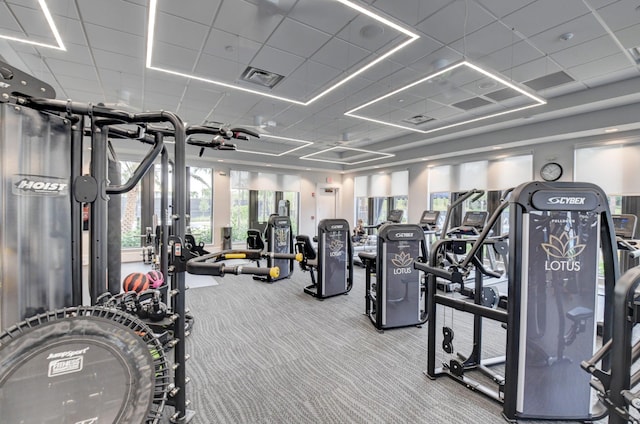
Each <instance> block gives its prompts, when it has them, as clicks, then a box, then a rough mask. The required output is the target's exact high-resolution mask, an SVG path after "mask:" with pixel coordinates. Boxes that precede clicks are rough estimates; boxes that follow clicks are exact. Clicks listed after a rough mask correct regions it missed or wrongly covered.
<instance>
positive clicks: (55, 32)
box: [0, 0, 67, 51]
mask: <svg viewBox="0 0 640 424" xmlns="http://www.w3.org/2000/svg"><path fill="white" fill-rule="evenodd" d="M38 4H39V5H40V8H41V9H42V13H44V17H45V19H46V20H47V23H48V24H49V28H51V32H52V33H53V37H54V38H55V39H56V43H58V45H57V46H56V45H53V44H46V43H40V42H38V41H32V40H27V39H24V38H18V37H11V36H8V35H0V38H3V39H5V40H10V41H17V42H19V43H25V44H31V45H32V46H38V47H46V48H48V49H56V50H62V51H67V48H66V47H65V46H64V43H63V42H62V37H60V33H59V32H58V28H57V27H56V23H55V22H54V21H53V17H52V16H51V12H50V11H49V8H48V7H47V3H45V1H44V0H38Z"/></svg>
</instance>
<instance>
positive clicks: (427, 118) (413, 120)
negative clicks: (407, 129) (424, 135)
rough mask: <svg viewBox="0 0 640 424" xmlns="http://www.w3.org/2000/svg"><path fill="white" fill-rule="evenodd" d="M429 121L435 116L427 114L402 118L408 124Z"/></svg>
mask: <svg viewBox="0 0 640 424" xmlns="http://www.w3.org/2000/svg"><path fill="white" fill-rule="evenodd" d="M429 121H433V118H432V117H430V116H426V115H415V116H412V117H410V118H406V119H403V120H402V122H406V123H407V124H413V125H420V124H424V123H425V122H429Z"/></svg>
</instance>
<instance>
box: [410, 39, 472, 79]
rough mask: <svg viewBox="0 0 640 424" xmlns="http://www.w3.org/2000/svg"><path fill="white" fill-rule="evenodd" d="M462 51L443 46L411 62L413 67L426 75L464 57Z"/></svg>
mask: <svg viewBox="0 0 640 424" xmlns="http://www.w3.org/2000/svg"><path fill="white" fill-rule="evenodd" d="M463 57H464V56H463V55H462V53H460V52H458V51H456V50H454V49H452V48H450V47H447V46H445V47H443V48H441V49H438V50H436V51H435V52H433V53H431V54H429V55H427V56H425V57H423V58H421V59H419V60H417V61H416V62H414V63H412V64H411V66H410V67H411V69H414V70H416V71H418V72H420V73H422V74H424V75H427V74H429V73H432V72H435V71H437V70H438V69H441V68H443V67H445V66H447V65H450V64H452V63H454V62H457V61H459V60H461V59H463Z"/></svg>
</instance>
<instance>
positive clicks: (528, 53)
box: [473, 41, 544, 76]
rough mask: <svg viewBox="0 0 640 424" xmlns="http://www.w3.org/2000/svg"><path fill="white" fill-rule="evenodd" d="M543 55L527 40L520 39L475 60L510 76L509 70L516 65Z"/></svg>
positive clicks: (483, 65) (479, 64) (481, 64)
mask: <svg viewBox="0 0 640 424" xmlns="http://www.w3.org/2000/svg"><path fill="white" fill-rule="evenodd" d="M541 57H544V55H543V53H541V52H540V51H538V50H536V49H535V48H533V47H532V46H531V45H530V44H529V43H527V42H526V41H520V42H517V43H516V44H513V45H511V46H508V47H505V48H504V49H502V50H498V51H496V52H493V53H491V54H489V55H487V56H483V57H480V58H477V59H474V60H473V61H474V63H476V64H477V65H478V66H482V67H485V68H486V69H492V70H495V71H498V72H502V73H504V75H505V76H509V70H510V69H511V68H513V67H514V66H518V65H522V64H523V63H527V62H531V61H532V60H535V59H539V58H541Z"/></svg>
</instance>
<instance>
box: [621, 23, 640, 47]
mask: <svg viewBox="0 0 640 424" xmlns="http://www.w3.org/2000/svg"><path fill="white" fill-rule="evenodd" d="M615 36H616V38H617V39H618V40H619V41H620V43H622V45H623V46H624V47H625V48H627V49H630V48H632V47H638V46H640V23H639V24H637V25H632V26H630V27H627V28H625V29H621V30H620V31H616V33H615Z"/></svg>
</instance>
